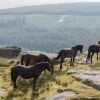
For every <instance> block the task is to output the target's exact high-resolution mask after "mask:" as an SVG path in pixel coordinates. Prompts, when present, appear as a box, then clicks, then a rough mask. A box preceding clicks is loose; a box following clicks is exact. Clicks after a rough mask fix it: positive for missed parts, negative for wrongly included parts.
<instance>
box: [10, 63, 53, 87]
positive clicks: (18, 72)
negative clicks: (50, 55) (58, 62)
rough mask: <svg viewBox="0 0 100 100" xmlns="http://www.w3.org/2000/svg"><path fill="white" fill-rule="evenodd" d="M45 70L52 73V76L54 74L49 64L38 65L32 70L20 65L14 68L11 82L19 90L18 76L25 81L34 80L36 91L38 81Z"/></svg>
mask: <svg viewBox="0 0 100 100" xmlns="http://www.w3.org/2000/svg"><path fill="white" fill-rule="evenodd" d="M44 69H47V70H48V71H50V72H51V74H53V71H52V67H51V64H50V63H49V62H41V63H38V64H36V65H35V66H32V67H31V68H26V67H23V66H20V65H17V66H14V67H12V68H11V80H12V82H13V87H14V88H17V86H16V80H17V78H18V76H21V77H23V78H24V79H29V78H34V81H33V89H35V83H36V80H37V79H38V78H39V76H40V74H41V73H42V71H43V70H44Z"/></svg>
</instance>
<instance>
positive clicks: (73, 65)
mask: <svg viewBox="0 0 100 100" xmlns="http://www.w3.org/2000/svg"><path fill="white" fill-rule="evenodd" d="M74 60H75V57H73V63H72V65H73V66H74Z"/></svg>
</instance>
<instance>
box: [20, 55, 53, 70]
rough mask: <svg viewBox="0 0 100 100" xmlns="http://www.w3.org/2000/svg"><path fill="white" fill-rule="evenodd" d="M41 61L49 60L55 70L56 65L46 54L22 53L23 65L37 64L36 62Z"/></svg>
mask: <svg viewBox="0 0 100 100" xmlns="http://www.w3.org/2000/svg"><path fill="white" fill-rule="evenodd" d="M39 62H49V63H50V64H51V67H52V70H53V71H54V67H53V64H52V62H51V60H50V59H49V58H48V57H47V56H46V55H44V54H39V55H32V54H26V55H22V57H21V65H23V64H24V63H25V66H28V65H35V64H36V63H39Z"/></svg>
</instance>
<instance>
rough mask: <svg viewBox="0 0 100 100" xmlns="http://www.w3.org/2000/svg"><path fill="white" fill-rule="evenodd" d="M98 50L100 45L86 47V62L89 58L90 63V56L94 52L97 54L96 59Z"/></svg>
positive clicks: (99, 50)
mask: <svg viewBox="0 0 100 100" xmlns="http://www.w3.org/2000/svg"><path fill="white" fill-rule="evenodd" d="M99 52H100V45H96V44H94V45H90V46H89V48H88V55H87V59H86V63H87V62H88V60H91V63H92V57H93V55H94V53H96V54H97V60H98V54H99Z"/></svg>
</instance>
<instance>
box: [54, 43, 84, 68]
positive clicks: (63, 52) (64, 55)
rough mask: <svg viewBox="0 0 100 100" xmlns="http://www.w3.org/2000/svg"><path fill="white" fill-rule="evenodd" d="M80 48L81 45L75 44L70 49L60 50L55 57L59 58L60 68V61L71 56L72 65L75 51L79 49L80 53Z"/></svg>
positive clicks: (71, 64)
mask: <svg viewBox="0 0 100 100" xmlns="http://www.w3.org/2000/svg"><path fill="white" fill-rule="evenodd" d="M82 50H83V45H76V46H74V47H72V48H71V49H65V50H64V49H63V50H60V52H59V54H58V56H57V57H56V58H55V59H59V58H60V59H61V62H60V70H61V69H62V63H63V62H64V59H65V58H71V61H70V66H74V60H75V57H76V55H77V52H78V51H80V53H82Z"/></svg>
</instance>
